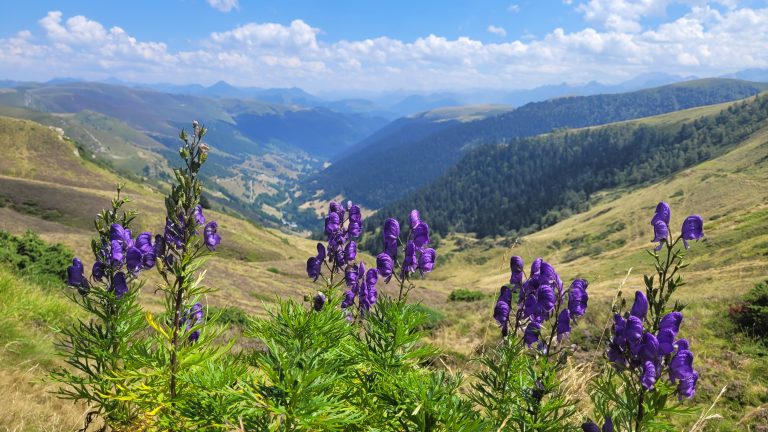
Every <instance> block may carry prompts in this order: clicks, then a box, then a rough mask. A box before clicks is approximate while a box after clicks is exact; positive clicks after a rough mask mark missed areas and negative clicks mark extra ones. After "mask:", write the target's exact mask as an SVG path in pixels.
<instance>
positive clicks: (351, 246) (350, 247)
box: [344, 240, 357, 261]
mask: <svg viewBox="0 0 768 432" xmlns="http://www.w3.org/2000/svg"><path fill="white" fill-rule="evenodd" d="M356 256H357V244H356V243H355V241H354V240H350V241H349V243H347V246H346V247H345V248H344V259H345V260H347V261H354V260H355V257H356Z"/></svg>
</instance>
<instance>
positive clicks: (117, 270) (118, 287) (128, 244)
mask: <svg viewBox="0 0 768 432" xmlns="http://www.w3.org/2000/svg"><path fill="white" fill-rule="evenodd" d="M163 248H164V241H163V239H162V237H160V236H157V237H156V238H155V242H154V244H153V242H152V233H149V232H145V233H141V234H139V235H138V236H136V239H135V240H134V239H133V238H132V237H131V230H129V229H126V228H124V227H123V226H122V225H120V224H112V225H111V226H110V227H109V237H108V239H104V240H103V241H102V247H101V249H100V250H99V251H98V253H97V256H96V261H95V262H94V263H93V268H92V270H91V277H92V278H93V280H95V281H98V282H102V281H103V280H104V278H105V277H108V276H111V278H110V279H111V281H110V286H109V288H108V290H109V291H110V292H114V293H115V297H117V298H118V299H119V298H122V297H123V296H124V295H125V293H127V292H128V283H127V279H128V277H136V275H138V273H139V272H140V271H142V270H149V269H151V268H152V267H154V266H155V261H156V259H157V256H159V255H162V253H163ZM126 272H127V273H126ZM67 284H68V285H70V286H73V287H76V288H77V289H78V291H79V292H80V293H81V294H83V295H85V294H87V293H88V290H89V288H90V284H89V283H88V280H87V279H86V278H85V276H84V267H83V263H82V261H80V260H79V259H77V258H75V259H73V260H72V265H71V266H70V267H69V268H68V269H67Z"/></svg>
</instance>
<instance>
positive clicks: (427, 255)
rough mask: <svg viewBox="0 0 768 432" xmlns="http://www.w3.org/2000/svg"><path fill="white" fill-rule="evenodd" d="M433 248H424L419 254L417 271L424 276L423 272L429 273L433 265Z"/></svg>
mask: <svg viewBox="0 0 768 432" xmlns="http://www.w3.org/2000/svg"><path fill="white" fill-rule="evenodd" d="M435 254H436V252H435V250H434V249H432V248H426V249H424V250H423V251H421V255H420V256H419V272H421V276H422V277H424V273H429V272H431V271H432V269H433V268H434V266H435Z"/></svg>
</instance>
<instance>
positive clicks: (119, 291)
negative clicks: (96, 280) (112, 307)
mask: <svg viewBox="0 0 768 432" xmlns="http://www.w3.org/2000/svg"><path fill="white" fill-rule="evenodd" d="M110 291H112V292H114V293H115V297H116V298H117V299H118V300H120V299H121V298H122V297H123V296H124V295H125V294H126V293H127V292H128V283H127V282H126V281H125V273H123V272H117V273H116V274H115V276H114V277H113V278H112V287H111V288H110Z"/></svg>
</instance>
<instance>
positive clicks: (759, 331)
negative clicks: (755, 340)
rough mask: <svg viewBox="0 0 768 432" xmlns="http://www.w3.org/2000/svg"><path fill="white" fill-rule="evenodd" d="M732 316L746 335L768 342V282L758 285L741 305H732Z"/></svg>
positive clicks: (745, 297)
mask: <svg viewBox="0 0 768 432" xmlns="http://www.w3.org/2000/svg"><path fill="white" fill-rule="evenodd" d="M730 315H731V318H732V319H733V321H734V322H735V323H736V324H738V326H739V327H740V328H741V330H742V331H744V332H745V333H748V334H750V335H753V336H755V337H759V338H763V339H766V340H768V336H766V335H768V280H765V281H763V282H760V283H756V284H755V286H754V287H752V289H750V290H749V292H748V293H747V294H745V295H744V297H743V298H742V302H741V303H738V304H735V305H732V306H731V308H730Z"/></svg>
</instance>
